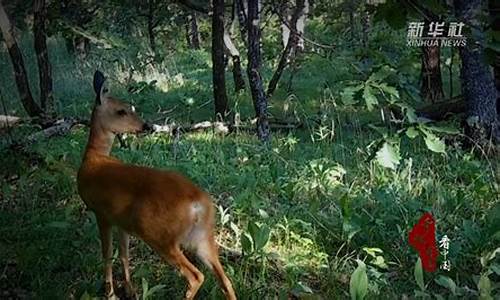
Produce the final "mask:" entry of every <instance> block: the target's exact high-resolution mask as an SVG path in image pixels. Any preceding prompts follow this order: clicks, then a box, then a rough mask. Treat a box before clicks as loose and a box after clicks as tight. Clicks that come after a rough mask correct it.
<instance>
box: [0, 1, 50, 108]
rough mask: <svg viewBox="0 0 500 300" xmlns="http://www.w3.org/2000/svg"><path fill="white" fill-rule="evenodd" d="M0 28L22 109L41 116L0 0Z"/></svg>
mask: <svg viewBox="0 0 500 300" xmlns="http://www.w3.org/2000/svg"><path fill="white" fill-rule="evenodd" d="M0 29H1V30H2V35H3V38H4V40H5V44H6V45H7V48H8V50H9V55H10V59H11V62H12V66H13V68H14V75H15V80H16V85H17V90H18V92H19V96H20V98H21V102H22V104H23V107H24V109H26V112H27V113H28V115H29V116H30V117H41V116H42V114H43V111H42V109H40V107H39V106H38V105H37V104H36V102H35V100H34V99H33V96H32V94H31V90H30V87H29V83H28V76H27V75H26V69H25V68H24V61H23V56H22V53H21V50H20V49H19V47H18V46H17V42H16V39H15V37H14V34H13V29H14V28H13V26H12V24H11V23H10V20H9V18H8V16H7V13H6V12H5V9H4V7H3V4H2V1H1V0H0Z"/></svg>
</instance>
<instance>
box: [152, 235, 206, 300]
mask: <svg viewBox="0 0 500 300" xmlns="http://www.w3.org/2000/svg"><path fill="white" fill-rule="evenodd" d="M162 257H163V258H164V259H165V260H167V261H168V262H169V263H170V264H172V265H173V266H175V267H176V268H177V269H178V270H179V272H180V273H181V274H182V276H184V278H186V280H187V282H188V289H187V291H186V294H185V299H188V300H191V299H194V297H195V296H196V293H198V290H199V288H200V287H201V285H202V284H203V281H204V280H205V276H204V275H203V273H201V272H200V270H198V269H197V268H196V267H195V266H194V265H193V264H192V263H191V262H190V261H189V260H188V259H187V257H186V256H185V255H184V253H183V252H182V250H181V249H180V247H179V246H178V245H176V246H173V247H172V248H170V249H168V250H167V251H165V252H164V253H162Z"/></svg>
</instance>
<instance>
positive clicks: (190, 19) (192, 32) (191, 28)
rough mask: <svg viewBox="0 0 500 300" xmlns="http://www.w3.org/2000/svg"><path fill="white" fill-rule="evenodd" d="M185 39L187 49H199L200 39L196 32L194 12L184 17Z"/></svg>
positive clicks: (196, 24)
mask: <svg viewBox="0 0 500 300" xmlns="http://www.w3.org/2000/svg"><path fill="white" fill-rule="evenodd" d="M186 38H187V42H188V46H189V48H191V49H196V50H198V49H200V48H201V37H200V31H199V30H198V18H197V17H196V12H192V13H191V14H189V15H187V17H186Z"/></svg>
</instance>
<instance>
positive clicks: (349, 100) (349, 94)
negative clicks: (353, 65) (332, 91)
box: [340, 84, 363, 105]
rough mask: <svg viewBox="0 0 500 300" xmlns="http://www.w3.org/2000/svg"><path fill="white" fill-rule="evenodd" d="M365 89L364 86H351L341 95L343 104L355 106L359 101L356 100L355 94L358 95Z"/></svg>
mask: <svg viewBox="0 0 500 300" xmlns="http://www.w3.org/2000/svg"><path fill="white" fill-rule="evenodd" d="M362 88H363V85H362V84H360V85H357V86H349V87H346V88H345V89H344V90H343V91H342V92H341V93H340V96H341V99H342V102H343V103H344V104H345V105H353V104H355V103H357V102H358V101H356V100H354V94H356V93H357V92H358V91H360V90H361V89H362Z"/></svg>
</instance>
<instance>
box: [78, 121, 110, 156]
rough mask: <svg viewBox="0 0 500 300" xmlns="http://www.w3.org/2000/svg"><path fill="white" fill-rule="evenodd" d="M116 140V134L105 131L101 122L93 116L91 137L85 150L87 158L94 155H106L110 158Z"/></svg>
mask: <svg viewBox="0 0 500 300" xmlns="http://www.w3.org/2000/svg"><path fill="white" fill-rule="evenodd" d="M114 139H115V134H114V133H113V132H111V131H109V130H105V129H104V128H103V127H102V125H101V124H100V122H99V121H98V120H97V119H96V118H95V115H93V116H92V121H91V126H90V135H89V140H88V143H87V148H86V149H85V155H84V157H85V158H89V157H91V156H92V155H105V156H109V153H110V152H111V147H113V141H114Z"/></svg>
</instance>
